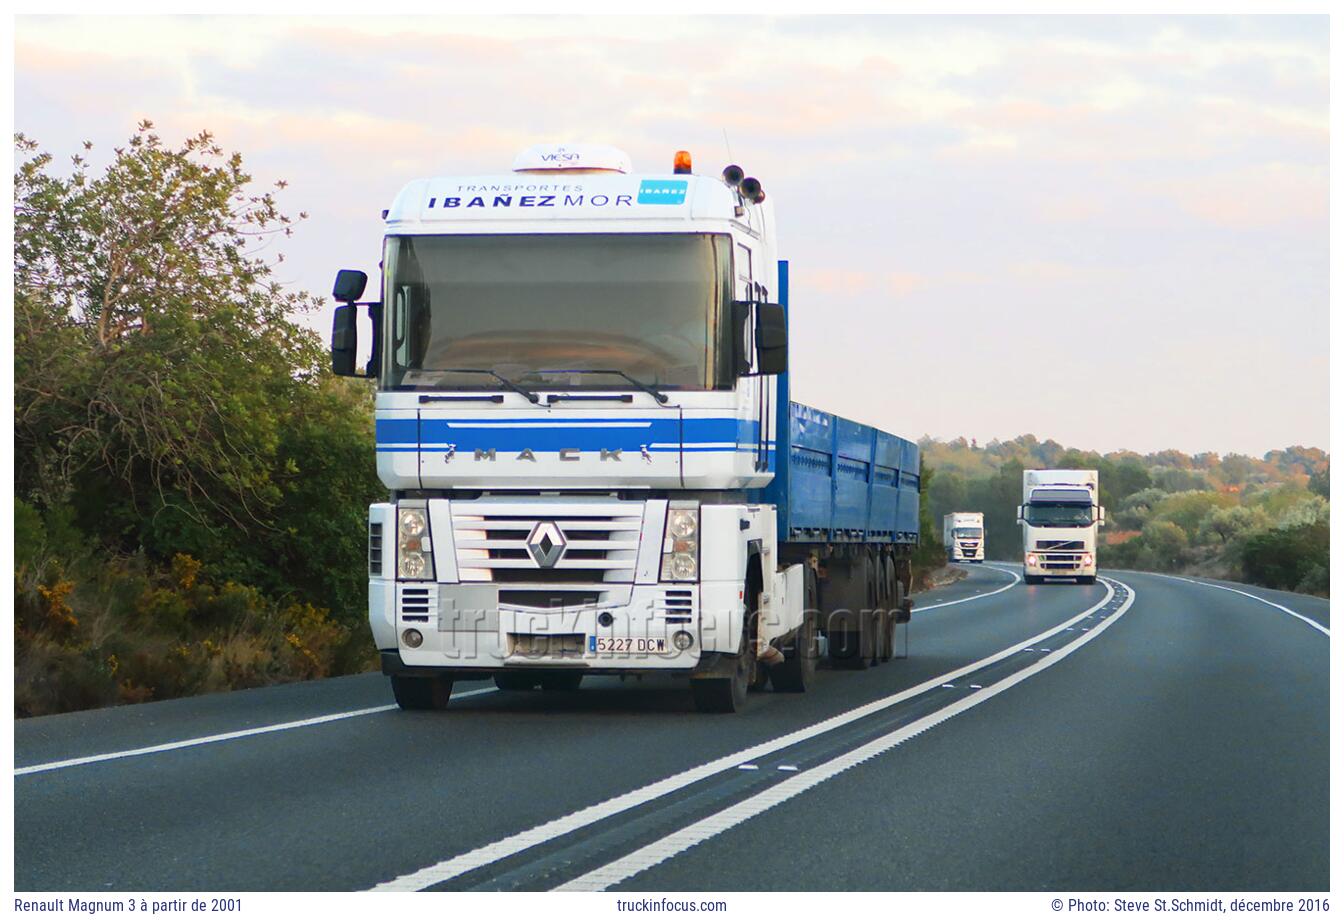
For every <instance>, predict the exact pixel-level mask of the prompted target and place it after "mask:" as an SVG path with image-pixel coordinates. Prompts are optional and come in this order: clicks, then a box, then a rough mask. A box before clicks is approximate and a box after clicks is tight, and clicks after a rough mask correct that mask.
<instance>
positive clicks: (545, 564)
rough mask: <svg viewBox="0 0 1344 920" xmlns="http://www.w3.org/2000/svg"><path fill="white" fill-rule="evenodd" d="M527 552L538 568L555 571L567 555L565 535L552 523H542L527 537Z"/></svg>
mask: <svg viewBox="0 0 1344 920" xmlns="http://www.w3.org/2000/svg"><path fill="white" fill-rule="evenodd" d="M527 551H528V553H529V554H530V555H531V556H532V561H533V562H535V563H536V564H537V567H538V568H542V569H553V568H555V564H556V563H557V562H559V561H560V557H561V556H563V555H564V554H565V535H564V534H563V533H562V532H561V531H560V528H559V527H556V526H555V524H554V523H553V522H551V521H542V522H541V523H539V524H538V525H537V526H536V527H533V528H532V533H531V534H529V535H528V537H527Z"/></svg>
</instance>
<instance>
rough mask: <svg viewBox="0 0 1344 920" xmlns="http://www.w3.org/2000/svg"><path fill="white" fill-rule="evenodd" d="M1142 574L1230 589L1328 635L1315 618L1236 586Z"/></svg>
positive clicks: (1178, 576) (1224, 589)
mask: <svg viewBox="0 0 1344 920" xmlns="http://www.w3.org/2000/svg"><path fill="white" fill-rule="evenodd" d="M1144 574H1145V575H1161V576H1162V577H1163V578H1174V579H1176V580H1177V581H1188V582H1190V584H1192V585H1200V586H1201V587H1204V588H1217V589H1218V590H1219V591H1231V592H1232V593H1233V594H1240V595H1241V596H1242V597H1249V598H1250V599H1251V600H1253V601H1259V602H1260V603H1262V604H1268V605H1269V606H1270V607H1274V608H1276V609H1278V610H1282V611H1283V612H1284V613H1286V614H1288V615H1289V616H1290V617H1297V618H1298V619H1299V620H1301V621H1302V622H1303V623H1306V624H1307V625H1308V626H1310V627H1311V628H1312V629H1315V630H1318V631H1320V632H1323V633H1325V634H1326V635H1327V636H1328V635H1330V630H1329V629H1327V628H1326V627H1324V626H1322V625H1321V624H1320V623H1317V622H1316V621H1315V620H1313V619H1312V618H1311V617H1306V616H1303V615H1302V614H1300V613H1298V612H1297V611H1296V610H1289V609H1288V608H1287V607H1285V606H1283V605H1282V604H1276V603H1274V602H1273V601H1271V600H1269V599H1267V598H1263V597H1260V596H1259V595H1257V594H1252V593H1251V592H1249V591H1239V590H1237V589H1236V588H1229V587H1227V585H1215V584H1213V583H1212V582H1209V581H1198V580H1196V579H1194V578H1186V577H1184V576H1182V575H1163V574H1162V573H1161V572H1145V573H1144Z"/></svg>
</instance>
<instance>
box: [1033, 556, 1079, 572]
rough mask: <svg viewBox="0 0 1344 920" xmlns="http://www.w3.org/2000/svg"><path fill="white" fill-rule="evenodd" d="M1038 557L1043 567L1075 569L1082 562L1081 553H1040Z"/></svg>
mask: <svg viewBox="0 0 1344 920" xmlns="http://www.w3.org/2000/svg"><path fill="white" fill-rule="evenodd" d="M1038 558H1039V559H1040V565H1041V568H1043V569H1076V568H1078V567H1079V566H1081V565H1082V564H1083V556H1082V554H1081V553H1040V554H1038Z"/></svg>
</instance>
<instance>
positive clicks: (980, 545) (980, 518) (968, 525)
mask: <svg viewBox="0 0 1344 920" xmlns="http://www.w3.org/2000/svg"><path fill="white" fill-rule="evenodd" d="M943 546H945V547H947V561H948V562H984V561H985V516H984V514H982V513H981V512H979V511H953V512H951V513H950V514H945V515H943Z"/></svg>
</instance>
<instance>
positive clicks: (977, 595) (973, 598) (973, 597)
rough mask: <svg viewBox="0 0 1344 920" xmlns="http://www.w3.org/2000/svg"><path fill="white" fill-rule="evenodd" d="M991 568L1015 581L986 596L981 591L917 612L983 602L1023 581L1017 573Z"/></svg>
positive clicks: (917, 611)
mask: <svg viewBox="0 0 1344 920" xmlns="http://www.w3.org/2000/svg"><path fill="white" fill-rule="evenodd" d="M989 568H990V570H991V571H994V572H998V573H1000V574H1002V575H1011V576H1012V577H1013V580H1012V581H1010V582H1009V583H1008V584H1006V585H1004V586H1003V587H1002V588H995V589H994V590H993V591H987V592H985V593H984V594H981V593H980V592H979V591H977V592H975V594H973V595H971V596H970V597H963V598H961V599H960V600H955V601H943V602H942V603H941V604H928V605H926V606H917V607H915V608H914V610H915V612H916V613H920V612H923V611H925V610H936V609H938V608H939V607H951V606H952V605H953V604H965V603H967V602H968V601H982V600H984V599H985V598H987V597H993V596H994V595H995V594H1001V593H1003V592H1004V591H1007V590H1008V589H1009V588H1011V587H1012V586H1013V585H1015V584H1017V583H1018V582H1019V581H1021V580H1022V576H1020V575H1018V574H1017V573H1016V572H1010V571H1007V570H1006V569H996V568H994V567H993V566H990V567H989Z"/></svg>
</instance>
